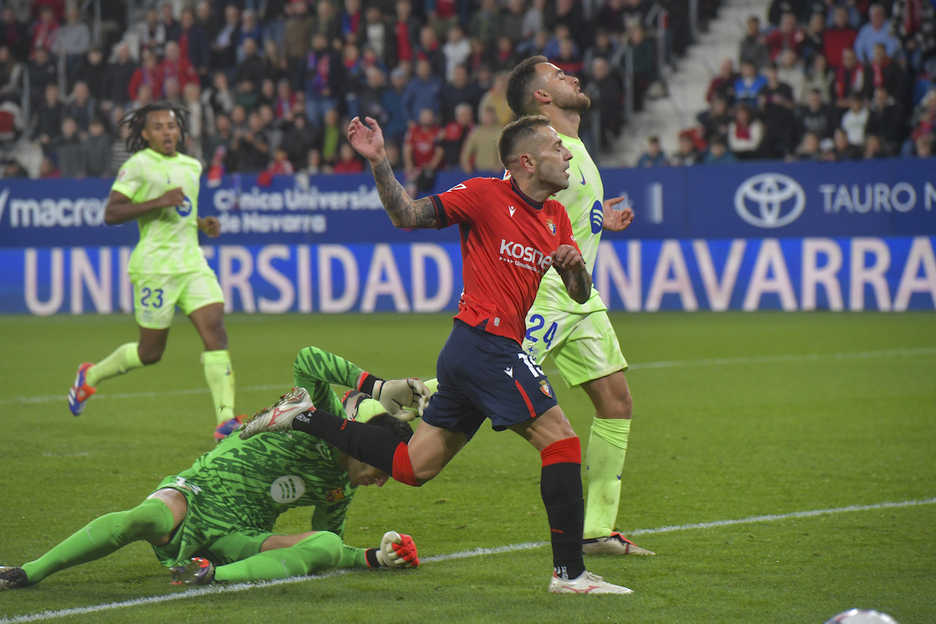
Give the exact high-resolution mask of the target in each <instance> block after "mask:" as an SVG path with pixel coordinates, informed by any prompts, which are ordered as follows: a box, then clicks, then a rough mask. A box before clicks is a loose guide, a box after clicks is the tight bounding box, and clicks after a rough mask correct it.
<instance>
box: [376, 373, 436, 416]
mask: <svg viewBox="0 0 936 624" xmlns="http://www.w3.org/2000/svg"><path fill="white" fill-rule="evenodd" d="M373 397H374V398H375V399H377V400H378V401H380V404H381V405H383V406H384V409H386V410H387V412H389V413H390V414H391V415H393V417H394V418H398V419H400V420H413V419H414V418H415V417H416V415H415V413H413V412H408V411H405V410H404V408H407V407H408V408H411V409H413V410H417V411H416V413H419V406H420V402H422V401H424V400H425V399H427V398H428V397H429V390H427V389H426V385H425V384H424V383H423V382H421V381H420V380H418V379H416V378H415V377H410V378H409V379H389V380H387V381H378V382H377V383H375V384H374V393H373Z"/></svg>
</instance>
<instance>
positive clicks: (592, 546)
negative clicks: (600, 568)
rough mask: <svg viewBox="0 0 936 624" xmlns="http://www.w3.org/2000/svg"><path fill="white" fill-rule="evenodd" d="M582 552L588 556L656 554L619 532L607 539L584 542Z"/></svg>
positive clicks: (597, 538)
mask: <svg viewBox="0 0 936 624" xmlns="http://www.w3.org/2000/svg"><path fill="white" fill-rule="evenodd" d="M582 552H583V553H585V554H586V555H644V556H653V555H655V554H656V553H655V552H653V551H652V550H647V549H646V548H641V547H640V546H638V545H637V544H635V543H634V542H632V541H630V540H629V539H627V538H626V537H624V536H623V535H621V534H620V533H618V532H617V531H615V532H614V533H612V534H611V535H609V536H607V537H596V538H594V539H587V540H582Z"/></svg>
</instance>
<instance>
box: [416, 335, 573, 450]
mask: <svg viewBox="0 0 936 624" xmlns="http://www.w3.org/2000/svg"><path fill="white" fill-rule="evenodd" d="M436 375H437V377H438V379H439V389H438V391H436V393H435V394H434V395H432V399H431V400H430V401H429V405H428V407H426V411H425V412H424V413H423V417H422V419H423V422H427V423H429V424H430V425H433V426H435V427H440V428H442V429H446V430H448V431H451V432H453V433H464V434H465V435H466V436H468V438H469V439H470V438H471V437H472V436H473V435H474V434H475V432H476V431H477V430H478V429H479V428H480V427H481V424H482V423H483V422H484V419H485V418H490V419H491V427H492V428H493V429H494V430H495V431H503V430H504V429H506V428H508V427H509V426H511V425H516V424H519V423H522V422H526V421H528V420H530V419H532V418H536V417H537V416H539V415H540V414H542V413H544V412H546V411H547V410H548V409H550V408H551V407H554V406H555V405H558V402H557V401H556V395H555V393H554V392H553V389H552V386H551V385H550V384H549V380H548V379H546V375H545V374H544V373H543V370H542V369H541V368H540V367H539V366H537V365H536V362H535V361H533V358H531V357H530V356H529V355H528V354H527V353H524V351H523V349H521V348H520V345H519V344H517V342H516V341H514V340H511V339H510V338H505V337H504V336H496V335H494V334H489V333H488V332H486V331H484V330H483V329H478V328H475V327H471V326H470V325H468V324H467V323H464V322H462V321H459V320H456V321H455V326H454V327H453V328H452V333H451V334H449V337H448V340H446V341H445V346H444V347H442V352H441V353H439V361H438V363H437V364H436Z"/></svg>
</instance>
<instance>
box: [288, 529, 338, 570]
mask: <svg viewBox="0 0 936 624" xmlns="http://www.w3.org/2000/svg"><path fill="white" fill-rule="evenodd" d="M296 547H297V548H300V549H301V550H305V551H307V552H309V553H310V554H312V555H313V556H312V557H310V558H309V561H310V562H315V563H313V565H312V566H311V567H310V569H309V571H308V574H312V573H315V572H318V571H322V570H328V569H331V568H334V567H336V566H337V565H338V563H339V562H340V561H341V555H342V550H343V549H344V544H343V543H342V541H341V538H340V537H338V536H337V535H335V534H334V533H330V532H329V531H319V532H318V533H315V534H313V535H310V536H309V537H307V538H305V539H304V540H302V541H301V542H299V543H298V544H296ZM315 564H317V565H315Z"/></svg>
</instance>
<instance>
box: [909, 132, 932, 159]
mask: <svg viewBox="0 0 936 624" xmlns="http://www.w3.org/2000/svg"><path fill="white" fill-rule="evenodd" d="M913 146H914V152H913V155H914V156H916V157H917V158H932V157H933V136H932V135H929V134H924V135H921V136H920V137H919V138H917V140H916V141H914V143H913Z"/></svg>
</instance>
